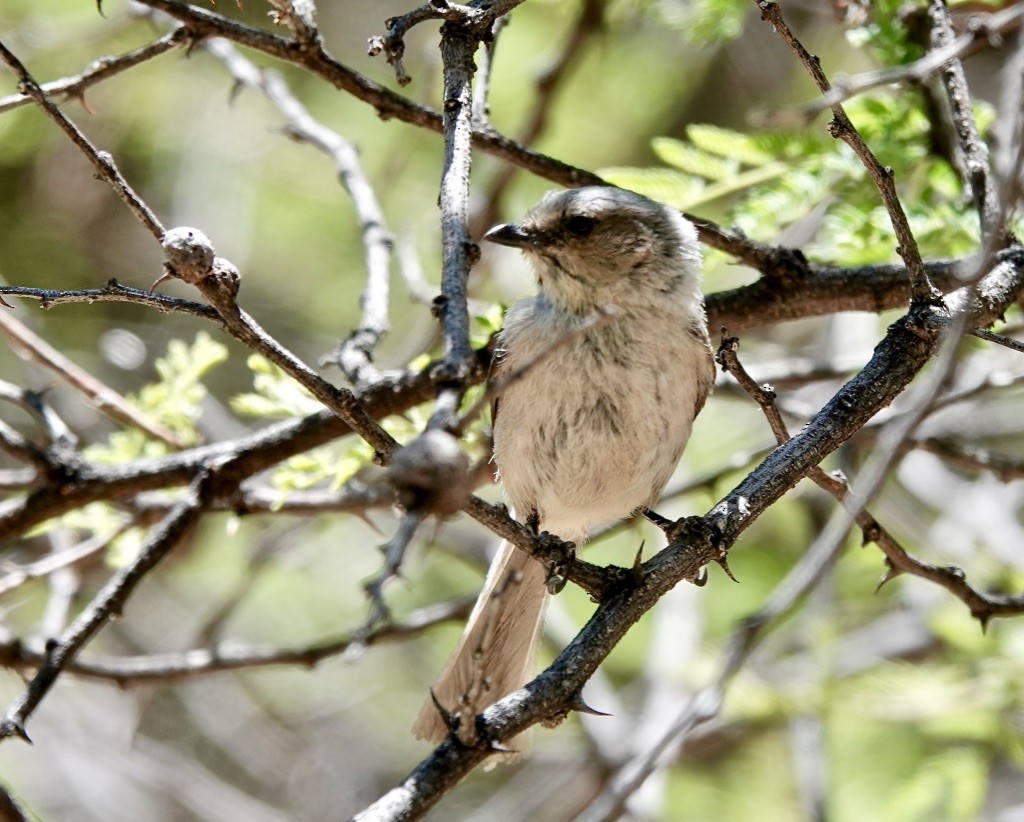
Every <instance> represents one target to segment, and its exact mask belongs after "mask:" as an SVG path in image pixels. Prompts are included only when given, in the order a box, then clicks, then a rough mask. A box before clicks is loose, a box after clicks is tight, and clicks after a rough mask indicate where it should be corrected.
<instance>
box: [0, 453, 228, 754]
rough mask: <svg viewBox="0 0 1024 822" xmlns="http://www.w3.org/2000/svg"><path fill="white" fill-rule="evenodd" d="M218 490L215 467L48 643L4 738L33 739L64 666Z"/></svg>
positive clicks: (1, 733)
mask: <svg viewBox="0 0 1024 822" xmlns="http://www.w3.org/2000/svg"><path fill="white" fill-rule="evenodd" d="M212 491H213V482H212V473H211V472H206V473H204V474H202V475H201V476H200V477H198V478H197V479H196V481H195V482H194V483H193V484H192V486H191V488H190V489H189V491H188V493H187V494H186V495H185V497H184V498H183V499H182V500H181V501H180V502H179V503H178V504H177V505H176V506H175V507H174V510H172V511H171V513H170V514H168V516H167V518H166V519H165V520H164V521H163V523H161V525H160V527H159V528H157V529H155V530H154V531H153V533H152V535H151V536H150V537H149V539H148V540H146V544H145V545H144V546H143V547H142V550H141V551H140V552H139V554H138V556H137V557H136V558H135V559H134V560H132V562H131V563H130V564H128V565H126V566H125V567H123V568H122V569H121V570H120V571H118V572H117V573H116V574H114V576H113V577H112V578H111V579H110V581H109V582H108V583H107V584H106V585H105V586H104V587H103V589H102V590H101V591H100V592H99V593H98V594H97V595H96V597H95V598H94V599H93V601H92V602H91V603H90V604H89V606H88V607H87V608H86V609H85V610H84V611H83V612H82V613H81V615H80V616H79V617H78V619H76V620H75V621H74V623H72V624H71V626H70V627H69V628H68V629H67V630H66V631H65V632H64V633H63V634H62V635H61V636H60V637H58V638H56V639H54V640H52V641H50V642H48V643H47V645H46V652H45V658H44V659H43V662H42V664H41V665H40V666H39V670H38V671H37V672H36V674H35V676H34V677H32V680H31V681H30V682H29V684H28V687H27V688H26V689H25V692H24V693H23V694H22V695H21V696H20V697H19V698H18V699H16V700H15V701H14V702H13V703H12V704H11V706H10V707H9V708H8V709H7V715H6V716H5V718H4V719H3V720H2V721H0V739H4V738H7V737H12V736H16V737H18V738H20V739H24V740H28V734H27V733H26V732H25V722H26V720H27V719H28V718H29V716H31V714H32V712H33V711H35V709H36V708H37V707H38V705H39V703H40V702H41V701H42V700H43V697H45V696H46V694H47V693H48V692H49V690H50V688H52V687H53V685H54V683H55V682H56V681H57V678H58V677H59V676H60V674H61V672H62V671H63V670H64V667H65V666H66V665H67V664H68V663H69V662H70V661H71V660H72V659H74V657H75V655H76V654H77V653H78V652H79V651H80V650H81V649H82V647H83V646H84V645H85V644H86V643H87V642H88V641H89V640H90V639H92V638H93V636H95V635H96V633H98V632H99V630H100V629H101V628H102V627H103V626H104V625H106V624H107V621H108V620H109V619H111V618H112V617H114V616H116V615H118V614H119V613H120V612H121V609H122V608H123V607H124V604H125V602H126V601H127V600H128V597H130V596H131V594H132V592H133V591H134V590H135V587H136V586H137V585H138V584H139V582H141V581H142V580H143V578H145V576H146V575H147V574H148V573H149V572H150V571H151V570H152V569H153V568H154V567H155V566H156V564H157V563H158V562H159V561H160V560H161V559H163V558H164V557H165V556H166V555H167V554H168V553H169V552H170V551H171V549H172V548H173V547H174V546H175V545H177V544H178V542H179V541H180V540H181V539H182V538H183V537H184V536H185V535H186V534H187V533H188V531H189V530H190V529H191V528H192V526H193V525H195V523H196V522H197V521H198V520H199V518H200V516H201V515H202V513H203V510H204V508H205V507H206V504H207V502H208V501H209V499H210V497H211V494H212Z"/></svg>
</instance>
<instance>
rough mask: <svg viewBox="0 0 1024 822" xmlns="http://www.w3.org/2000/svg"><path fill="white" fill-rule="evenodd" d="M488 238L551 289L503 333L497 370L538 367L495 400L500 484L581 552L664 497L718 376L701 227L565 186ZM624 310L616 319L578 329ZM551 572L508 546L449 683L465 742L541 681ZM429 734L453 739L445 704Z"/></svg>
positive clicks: (434, 713) (649, 205) (444, 688)
mask: <svg viewBox="0 0 1024 822" xmlns="http://www.w3.org/2000/svg"><path fill="white" fill-rule="evenodd" d="M484 239H485V240H489V241H491V242H494V243H499V244H500V245H505V246H510V247H512V248H519V249H522V250H523V251H524V252H525V254H526V256H527V258H528V259H529V261H530V263H531V264H532V266H533V269H534V271H535V273H536V276H537V284H538V293H537V296H536V297H533V298H531V299H526V300H520V301H519V302H517V303H515V304H514V305H513V306H512V307H511V308H510V309H509V310H508V314H507V315H506V317H505V327H504V329H503V330H502V332H501V334H500V336H499V338H498V348H497V353H496V366H495V371H494V375H495V376H500V375H501V374H502V373H508V372H509V371H511V370H513V369H517V368H520V367H522V366H524V365H526V364H529V363H534V364H533V365H532V366H529V368H528V369H527V370H526V371H525V373H524V375H523V376H522V378H521V379H518V380H516V381H515V382H513V383H511V384H509V386H508V388H507V390H506V391H504V392H503V393H502V394H500V396H499V397H498V400H497V402H496V403H495V409H494V459H495V462H496V463H497V466H498V476H499V478H500V479H501V481H502V482H503V483H504V486H505V494H506V496H507V498H508V501H509V503H510V504H511V506H512V508H513V510H514V512H515V515H516V516H517V517H518V518H519V519H520V520H521V521H523V522H527V523H530V524H532V525H533V526H534V527H535V528H536V529H537V530H538V531H541V532H542V531H548V532H550V533H551V534H555V535H557V536H559V537H561V538H562V539H563V540H566V541H569V542H574V543H576V544H577V545H580V544H582V543H583V542H584V541H586V539H587V537H588V536H589V534H590V531H591V529H592V528H594V527H596V526H598V525H601V524H602V523H607V522H610V521H613V520H617V519H621V518H623V517H627V516H629V515H630V514H632V513H634V512H636V511H637V510H640V509H646V508H647V507H648V506H651V505H653V504H654V502H655V501H656V500H657V499H658V496H659V495H660V493H661V491H662V489H663V488H664V487H665V483H666V482H668V479H669V477H670V476H671V474H672V472H673V470H674V469H675V466H676V463H677V462H678V461H679V457H680V456H681V455H682V453H683V448H684V447H685V446H686V441H687V440H688V439H689V436H690V428H691V425H692V423H693V419H694V417H695V416H696V415H697V412H698V411H700V409H701V407H702V406H703V405H704V401H705V399H707V396H708V393H709V392H710V391H711V387H712V384H713V383H714V379H715V365H714V358H713V356H712V353H711V345H710V342H709V340H708V334H707V328H706V321H705V314H704V305H703V297H702V295H701V291H700V283H699V276H700V266H701V259H700V249H699V247H698V244H697V232H696V230H695V229H694V227H693V225H692V224H691V223H690V222H688V221H687V220H685V219H684V218H683V217H681V216H680V215H679V213H678V212H676V211H674V210H672V209H671V208H668V207H666V206H663V205H661V204H659V203H655V202H652V201H651V200H648V199H646V198H644V197H641V196H639V195H638V194H633V193H632V192H629V191H624V190H622V189H617V188H605V187H590V188H581V189H575V190H570V191H560V192H549V193H548V194H546V195H545V196H544V197H543V199H541V201H540V203H538V204H537V206H536V207H534V209H533V210H532V211H531V212H530V213H529V214H527V216H526V217H525V218H524V219H523V221H522V222H520V223H515V224H509V225H499V226H496V227H495V228H492V229H491V230H490V231H488V232H487V234H486V235H484ZM609 308H614V310H615V313H614V316H613V317H612V318H611V319H610V321H608V322H605V323H602V324H600V325H597V326H595V327H594V328H592V329H590V330H587V331H586V332H584V333H582V334H579V333H577V334H574V331H576V330H577V329H578V328H579V327H580V325H581V324H583V323H585V322H588V321H589V320H591V319H592V318H593V316H594V315H595V313H596V312H599V311H601V310H603V309H609ZM553 347H554V351H553V353H551V354H550V356H548V357H546V358H544V359H541V360H538V355H540V354H541V353H542V352H545V351H550V350H551V349H552V348H553ZM545 576H546V573H545V569H544V568H543V567H542V566H541V564H540V563H539V562H537V561H536V560H534V559H532V558H531V557H530V556H528V555H527V553H526V552H525V551H522V550H519V549H517V548H515V547H514V546H511V545H509V544H508V543H503V544H502V546H501V548H500V549H499V551H498V554H497V556H496V557H495V559H494V561H493V563H492V564H491V568H490V571H489V572H488V574H487V580H486V582H485V584H484V588H483V591H482V592H481V593H480V596H479V598H478V599H477V602H476V606H475V607H474V609H473V612H472V614H471V615H470V617H469V622H468V624H467V626H466V630H465V632H464V633H463V635H462V639H461V640H460V641H459V644H458V647H457V648H456V649H455V652H454V654H453V655H452V657H451V659H450V660H449V661H448V664H447V666H446V667H445V669H444V672H443V673H442V674H441V676H440V678H439V679H438V681H437V682H436V683H435V685H434V688H433V693H434V697H435V698H436V699H437V702H438V703H439V704H440V705H441V706H443V707H444V708H445V709H446V710H447V711H449V712H451V713H456V712H457V713H459V714H460V715H461V716H462V718H463V719H462V724H461V731H460V732H461V733H463V734H468V735H470V736H471V735H472V734H473V722H472V720H471V717H472V716H474V715H475V714H476V713H478V712H479V711H480V710H482V709H483V708H485V707H487V706H488V705H490V704H491V703H493V702H495V701H497V700H498V699H501V698H502V697H504V696H506V695H508V694H510V693H512V692H513V691H515V690H517V689H519V688H521V687H522V686H523V685H525V684H526V682H528V681H529V680H530V679H531V678H532V676H533V666H534V652H535V647H536V644H537V638H538V636H539V633H540V626H541V618H542V614H543V611H544V601H545V598H546V596H547V590H546V587H545ZM413 732H414V733H415V734H416V736H418V737H420V738H422V739H428V740H430V741H432V742H439V741H440V740H441V739H443V738H444V737H445V736H446V735H447V733H448V728H447V726H446V724H445V722H444V720H443V718H442V716H441V715H440V713H439V711H438V710H437V707H436V706H435V704H434V702H433V700H432V699H429V698H428V699H427V700H426V702H425V703H424V705H423V708H422V709H421V710H420V713H419V716H418V718H417V720H416V723H415V725H414V726H413Z"/></svg>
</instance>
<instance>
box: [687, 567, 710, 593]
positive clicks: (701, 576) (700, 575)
mask: <svg viewBox="0 0 1024 822" xmlns="http://www.w3.org/2000/svg"><path fill="white" fill-rule="evenodd" d="M690 582H692V583H693V584H694V585H696V586H697V587H698V588H703V587H704V586H705V585H707V584H708V569H707V566H702V567H701V568H700V570H698V571H697V576H695V577H694V578H693V579H691V580H690Z"/></svg>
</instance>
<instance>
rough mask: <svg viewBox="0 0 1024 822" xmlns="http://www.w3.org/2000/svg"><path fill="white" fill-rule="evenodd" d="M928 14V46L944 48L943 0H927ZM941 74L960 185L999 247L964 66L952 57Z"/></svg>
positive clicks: (947, 38)
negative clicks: (961, 171)
mask: <svg viewBox="0 0 1024 822" xmlns="http://www.w3.org/2000/svg"><path fill="white" fill-rule="evenodd" d="M1010 11H1016V12H1017V14H1016V15H1014V16H1015V17H1016V16H1019V14H1021V13H1022V11H1024V6H1018V7H1017V8H1016V9H1010ZM1003 13H1004V14H1006V11H1005V10H1004V12H1003ZM928 17H929V19H930V21H931V26H932V32H931V45H932V49H934V50H942V49H944V48H948V47H949V46H950V45H951V44H952V43H953V42H954V36H953V22H952V20H950V17H949V10H948V9H947V8H946V3H945V0H929V2H928ZM941 76H942V83H943V85H944V86H945V88H946V99H947V100H948V101H949V108H950V112H951V114H952V116H953V124H954V125H955V127H956V133H957V137H958V138H959V140H960V149H961V151H962V152H963V157H964V164H965V170H966V172H967V179H966V180H964V185H965V187H966V188H967V189H969V190H970V192H971V194H972V196H973V198H974V207H975V209H977V212H978V218H979V219H980V221H981V234H982V240H983V244H984V245H986V246H988V245H989V243H994V244H995V246H996V247H999V248H1002V247H1003V246H1004V245H1005V244H1006V241H1007V239H1008V238H1006V237H1001V238H997V237H996V236H995V235H998V234H1001V233H1003V232H1004V231H1005V227H1004V226H1002V225H998V224H997V223H996V220H997V219H998V216H997V215H998V212H999V206H998V203H997V201H996V190H995V180H994V178H993V177H992V169H991V168H990V167H989V162H988V148H987V147H986V146H985V143H984V142H982V139H981V135H980V134H978V126H977V124H976V123H975V122H974V112H973V111H972V110H971V95H970V91H969V90H968V88H967V78H966V77H965V76H964V68H963V66H962V65H961V64H960V59H959V58H958V57H953V58H950V59H949V60H947V61H946V62H945V63H944V64H943V66H942V72H941Z"/></svg>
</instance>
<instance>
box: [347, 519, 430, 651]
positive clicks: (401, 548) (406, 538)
mask: <svg viewBox="0 0 1024 822" xmlns="http://www.w3.org/2000/svg"><path fill="white" fill-rule="evenodd" d="M423 520H424V516H423V514H422V513H420V512H418V511H412V512H409V513H407V514H406V515H405V516H404V517H402V518H401V520H399V523H398V530H396V531H395V534H394V536H393V537H392V538H391V539H389V540H388V541H387V543H385V544H384V545H382V546H381V549H380V550H381V553H382V554H383V555H384V566H383V568H381V570H380V572H379V573H378V574H376V575H374V576H373V577H371V578H370V579H368V580H366V582H364V583H363V590H364V591H365V592H366V597H367V599H369V601H370V614H369V616H367V618H366V621H365V622H364V623H363V624H362V625H360V626H359V627H358V628H357V629H356V630H355V633H354V637H355V645H356V646H363V645H366V642H365V641H364V640H365V638H366V637H368V636H370V635H371V634H372V633H373V632H374V631H377V630H379V629H380V628H381V626H384V625H389V624H391V622H392V621H393V620H392V616H391V609H390V608H389V607H388V604H387V602H386V601H385V600H384V586H385V585H387V583H388V582H390V581H391V580H393V579H396V578H398V577H399V576H400V575H401V572H402V563H403V562H404V561H405V552H406V550H407V549H408V547H409V543H410V542H412V538H413V537H414V536H415V535H416V530H417V529H418V528H419V527H420V525H421V524H422V522H423Z"/></svg>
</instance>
